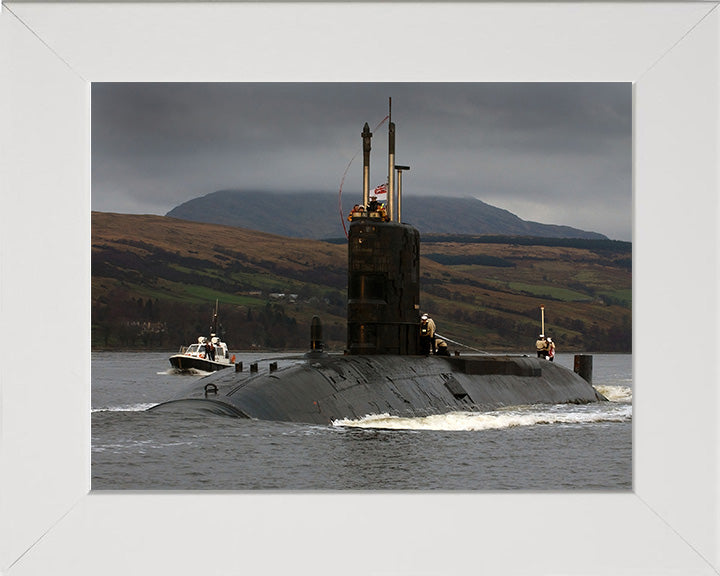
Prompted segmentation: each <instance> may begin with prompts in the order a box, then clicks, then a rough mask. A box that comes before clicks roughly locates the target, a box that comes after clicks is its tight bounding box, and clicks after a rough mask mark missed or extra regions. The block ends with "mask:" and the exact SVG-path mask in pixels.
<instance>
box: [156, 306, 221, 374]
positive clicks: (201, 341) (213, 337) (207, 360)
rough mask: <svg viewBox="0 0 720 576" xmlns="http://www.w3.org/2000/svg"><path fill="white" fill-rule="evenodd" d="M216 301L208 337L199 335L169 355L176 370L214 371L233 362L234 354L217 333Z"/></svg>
mask: <svg viewBox="0 0 720 576" xmlns="http://www.w3.org/2000/svg"><path fill="white" fill-rule="evenodd" d="M217 319H218V302H217V300H216V301H215V313H214V314H213V322H212V326H211V328H210V338H207V337H205V336H199V337H198V341H197V343H196V344H190V346H182V347H181V348H180V351H179V352H178V353H177V354H174V355H173V356H170V364H171V365H172V367H173V368H175V369H177V370H183V371H190V370H200V371H202V372H216V371H217V370H222V369H223V368H229V367H230V366H233V365H234V364H235V355H232V356H230V351H229V350H228V347H227V344H226V343H225V342H223V341H222V340H221V339H220V337H219V336H218V335H217V332H218V321H217Z"/></svg>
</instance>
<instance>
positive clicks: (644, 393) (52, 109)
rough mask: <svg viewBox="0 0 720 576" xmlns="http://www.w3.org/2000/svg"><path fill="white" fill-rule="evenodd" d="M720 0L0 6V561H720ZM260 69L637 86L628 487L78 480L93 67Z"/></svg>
mask: <svg viewBox="0 0 720 576" xmlns="http://www.w3.org/2000/svg"><path fill="white" fill-rule="evenodd" d="M717 6H718V3H716V2H661V3H642V2H641V3H555V4H545V3H473V2H465V3H457V4H433V3H418V4H413V3H404V2H401V3H391V4H370V3H355V4H343V3H332V2H320V3H316V4H302V3H293V2H290V3H284V4H280V3H278V4H273V3H242V2H240V3H232V2H227V3H225V2H219V3H162V2H158V3H141V4H133V3H128V4H125V3H120V2H117V3H112V2H109V3H103V2H97V3H94V2H92V3H83V2H80V3H63V2H50V3H34V2H22V1H21V2H6V3H5V4H4V5H3V6H2V13H0V78H1V83H2V86H3V89H2V91H1V92H2V93H1V94H0V110H1V111H2V112H1V113H2V125H1V127H0V142H1V143H2V148H1V149H0V176H1V177H2V180H0V186H1V187H2V188H1V189H0V190H1V194H2V215H1V216H0V224H1V226H0V329H1V330H0V334H2V335H3V338H4V339H6V340H7V341H8V342H9V344H10V346H9V351H10V353H9V354H8V355H5V354H3V360H2V362H1V363H0V385H1V386H2V388H1V389H0V407H1V410H2V414H1V415H2V437H1V439H0V441H1V442H2V445H1V446H0V449H1V452H0V454H1V455H2V456H1V457H2V468H1V469H0V475H1V477H0V572H1V573H3V574H8V575H11V576H24V575H36V574H50V573H53V574H73V575H81V574H98V573H102V574H104V575H112V574H216V573H217V574H229V573H238V572H249V573H263V574H288V573H292V574H317V573H324V572H338V573H342V574H363V575H368V574H371V575H381V574H382V575H385V574H393V575H395V574H408V575H410V574H412V575H430V574H432V575H435V574H459V573H468V574H474V573H486V574H533V575H539V574H553V575H561V574H584V575H585V574H612V575H622V574H633V575H634V574H638V575H639V574H653V575H670V574H683V575H687V574H695V575H706V574H707V575H712V574H717V573H718V572H719V571H720V551H719V550H718V546H719V544H718V543H719V542H720V468H719V466H718V464H719V461H720V458H719V456H720V449H719V448H718V441H719V436H720V433H719V432H718V430H719V429H718V424H717V423H716V421H717V414H718V413H719V412H720V394H719V392H718V386H717V384H718V368H717V367H716V366H717V364H718V363H717V354H718V352H719V351H720V350H718V336H717V334H716V330H715V328H716V326H717V325H718V320H719V318H718V298H717V294H718V277H717V264H718V249H719V246H720V244H719V243H718V232H717V223H718V216H719V215H720V212H719V210H718V181H719V179H720V176H719V171H718V151H719V150H720V146H718V144H719V140H718V130H719V127H720V122H719V120H720V117H719V114H718V112H719V107H720V104H719V103H720V98H719V96H720V94H719V92H720V88H719V86H720V83H719V82H718V79H719V77H720V64H719V63H720V50H718V46H720V11H718V10H717ZM273 80H283V81H348V82H354V81H426V80H427V81H438V82H442V81H538V82H539V81H542V82H546V81H584V82H588V81H590V82H593V81H596V82H605V81H613V82H618V81H619V82H625V81H627V82H632V83H633V84H634V90H633V95H634V124H633V129H634V150H633V154H634V159H633V160H634V163H633V170H634V186H633V188H634V191H633V193H634V235H633V247H634V254H633V262H634V270H633V282H634V286H633V291H634V298H633V300H634V302H633V311H634V344H633V359H634V367H633V372H634V384H633V385H634V412H633V414H634V422H633V424H634V436H633V490H632V492H631V493H603V492H593V493H589V492H581V493H559V492H558V493H555V492H552V493H545V492H530V493H517V492H510V493H486V492H479V493H457V494H456V493H444V492H443V493H431V494H427V493H422V494H415V493H387V492H379V493H322V492H320V493H313V492H311V493H273V492H225V493H153V492H142V493H133V492H130V493H128V492H122V493H91V492H90V281H91V271H90V161H91V155H90V152H91V150H90V130H91V126H90V106H91V102H90V85H91V84H90V83H91V82H126V81H143V82H147V81H214V82H217V81H220V82H222V81H259V82H265V81H273ZM28 336H31V337H32V338H31V341H32V342H33V343H34V344H36V345H37V346H38V348H39V350H40V357H41V360H40V361H39V362H38V361H35V359H32V361H27V362H22V361H20V354H19V347H16V346H15V345H14V343H15V342H19V341H21V340H22V339H23V338H26V337H28Z"/></svg>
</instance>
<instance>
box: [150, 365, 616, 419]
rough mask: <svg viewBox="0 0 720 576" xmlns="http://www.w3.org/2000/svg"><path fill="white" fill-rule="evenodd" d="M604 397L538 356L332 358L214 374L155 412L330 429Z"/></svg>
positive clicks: (564, 369) (584, 382) (569, 373)
mask: <svg viewBox="0 0 720 576" xmlns="http://www.w3.org/2000/svg"><path fill="white" fill-rule="evenodd" d="M603 400H605V398H604V397H603V396H602V395H601V394H599V393H598V392H597V391H596V390H595V389H594V388H593V387H592V386H591V385H590V384H589V383H588V382H587V381H585V380H584V379H583V378H581V377H580V376H578V375H577V374H575V373H574V372H573V371H571V370H568V369H567V368H564V367H562V366H560V365H558V364H555V363H553V362H548V361H546V360H543V359H538V358H530V357H525V356H465V357H435V356H430V357H423V356H392V355H381V356H326V357H321V358H312V359H307V360H304V361H298V362H296V363H295V364H294V365H290V366H286V367H283V368H279V369H273V367H272V364H270V365H269V367H268V370H267V371H258V372H256V373H252V372H250V373H248V372H235V371H233V372H230V373H222V374H213V375H209V376H206V377H205V378H201V379H200V380H198V381H196V382H194V383H193V385H192V386H191V387H189V388H188V389H187V390H185V391H184V392H182V393H181V394H180V395H179V396H178V398H176V399H175V400H171V401H170V402H166V403H163V404H160V405H158V406H155V407H153V408H152V410H156V409H157V410H164V409H165V410H181V411H182V410H186V409H197V410H204V411H206V410H208V409H211V410H212V411H215V412H217V409H218V404H225V405H226V406H227V410H226V411H225V413H227V414H230V415H233V416H240V417H247V418H254V419H260V420H276V421H287V422H307V423H314V424H328V423H331V422H334V421H337V420H343V419H351V420H356V419H359V418H362V417H363V416H366V415H370V414H390V415H395V416H403V417H418V416H428V415H432V414H443V413H448V412H458V411H462V412H484V411H491V410H497V409H499V408H503V407H508V406H520V405H529V404H563V403H575V404H584V403H589V402H598V401H603ZM203 401H206V402H209V403H211V404H212V406H207V407H205V406H204V405H203Z"/></svg>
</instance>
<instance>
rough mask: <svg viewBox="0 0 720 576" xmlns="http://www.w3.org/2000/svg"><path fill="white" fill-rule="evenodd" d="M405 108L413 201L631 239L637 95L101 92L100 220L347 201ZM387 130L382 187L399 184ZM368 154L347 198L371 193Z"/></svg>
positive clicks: (97, 98)
mask: <svg viewBox="0 0 720 576" xmlns="http://www.w3.org/2000/svg"><path fill="white" fill-rule="evenodd" d="M388 97H392V105H393V108H392V113H393V120H394V121H395V122H396V124H397V158H396V160H397V163H399V164H409V165H410V166H411V171H410V173H408V174H407V175H406V176H405V178H404V180H403V184H404V189H405V192H406V193H407V194H418V195H427V194H435V195H441V196H443V195H444V196H467V195H472V196H476V197H478V198H480V199H481V200H483V201H486V202H488V203H490V204H494V205H496V206H498V207H501V208H506V209H508V210H510V211H512V212H515V213H516V214H518V215H519V216H521V217H522V218H525V219H528V220H535V221H540V222H544V223H552V224H566V225H570V226H575V227H579V228H584V229H588V230H594V231H597V232H602V233H604V234H606V235H608V236H610V237H611V238H618V239H624V240H629V239H630V238H631V206H632V200H631V151H632V149H631V125H632V122H631V86H630V84H507V83H494V84H434V83H418V84H415V83H412V84H282V83H277V84H276V83H272V84H94V85H93V92H92V131H93V132H92V146H93V148H92V154H93V157H92V162H93V175H92V183H93V190H92V203H93V209H94V210H101V211H108V212H111V211H115V212H130V213H138V212H140V213H158V214H164V213H166V212H167V211H169V210H170V209H172V208H173V207H174V206H176V205H178V204H180V203H182V202H184V201H186V200H188V199H190V198H194V197H197V196H202V195H205V194H207V193H209V192H213V191H215V190H219V189H223V188H240V189H250V190H285V191H305V190H322V191H332V192H337V191H338V188H339V186H340V181H341V178H342V175H343V172H344V171H345V168H346V166H347V165H348V163H349V162H350V160H351V158H353V156H355V155H358V153H359V152H360V150H361V140H360V132H361V130H362V125H363V124H364V123H365V122H368V123H369V124H370V126H371V128H374V127H375V126H376V125H377V124H378V123H379V122H380V121H381V120H382V119H383V118H384V116H385V115H386V114H387V108H388ZM386 150H387V136H386V126H383V127H382V128H380V129H378V130H377V131H376V133H375V136H374V138H373V156H372V160H371V174H372V183H373V185H375V184H379V183H381V182H382V181H384V180H385V178H386V174H387V160H386V157H385V154H386ZM361 168H362V167H361V155H358V156H357V157H356V159H355V161H354V162H353V163H352V166H351V169H350V171H349V173H348V176H347V179H346V183H345V186H344V188H343V196H344V197H348V196H349V197H350V198H352V196H353V195H354V194H357V192H358V191H359V189H360V186H361Z"/></svg>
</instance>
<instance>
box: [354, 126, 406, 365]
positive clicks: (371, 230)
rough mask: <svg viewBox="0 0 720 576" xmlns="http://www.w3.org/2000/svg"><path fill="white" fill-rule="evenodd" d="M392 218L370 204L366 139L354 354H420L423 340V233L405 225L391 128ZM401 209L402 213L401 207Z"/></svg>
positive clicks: (366, 134) (357, 228)
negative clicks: (421, 300)
mask: <svg viewBox="0 0 720 576" xmlns="http://www.w3.org/2000/svg"><path fill="white" fill-rule="evenodd" d="M388 128H389V130H388V138H389V140H388V160H389V162H388V182H387V200H388V206H389V213H386V212H385V210H384V207H381V206H378V205H377V204H376V203H375V202H371V201H370V196H369V178H370V148H371V146H370V139H371V138H372V133H371V132H370V128H369V127H368V124H367V123H365V126H364V128H363V132H362V134H361V136H362V139H363V202H364V204H363V206H361V207H360V209H359V210H357V211H353V212H352V214H351V216H350V220H351V224H350V230H349V233H348V308H347V350H348V353H349V354H397V355H414V354H418V352H419V335H420V318H419V309H420V233H419V232H418V231H417V230H416V229H415V228H414V227H412V226H410V225H408V224H402V223H401V222H400V205H401V193H402V192H401V190H400V189H399V187H398V189H397V201H396V199H395V197H394V196H395V193H396V190H395V171H396V170H397V171H399V172H400V173H401V172H402V170H408V169H409V168H408V167H407V166H395V124H394V123H393V122H392V121H390V123H389V126H388ZM396 206H397V211H396V210H395V207H396Z"/></svg>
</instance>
